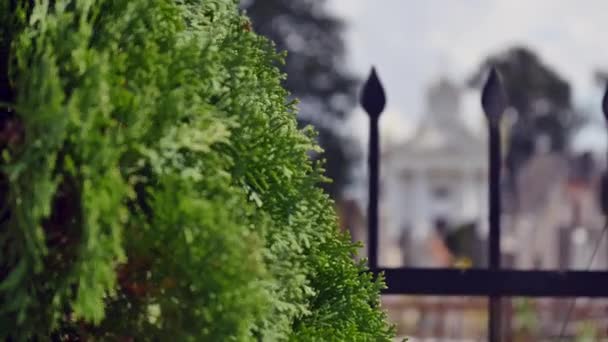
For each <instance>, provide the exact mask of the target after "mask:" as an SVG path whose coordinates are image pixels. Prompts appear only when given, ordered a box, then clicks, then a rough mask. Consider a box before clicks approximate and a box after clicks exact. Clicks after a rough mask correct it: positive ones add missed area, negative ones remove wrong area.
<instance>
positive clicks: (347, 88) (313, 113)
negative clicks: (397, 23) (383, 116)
mask: <svg viewBox="0 0 608 342" xmlns="http://www.w3.org/2000/svg"><path fill="white" fill-rule="evenodd" d="M327 2H328V1H327V0H243V1H241V4H242V7H243V8H244V9H245V11H246V13H247V16H248V17H250V18H251V21H252V23H253V28H254V30H255V32H257V33H259V34H261V35H263V36H265V37H267V38H269V39H271V40H272V41H273V42H274V43H275V44H276V46H277V48H278V49H279V50H285V51H288V54H287V56H286V58H285V64H283V65H280V69H281V70H282V71H284V72H285V73H287V75H288V76H287V79H285V80H284V81H283V85H284V86H285V87H286V88H287V90H289V92H291V93H292V94H293V95H294V96H296V97H297V98H298V99H299V101H301V102H300V105H299V115H298V116H299V121H300V124H301V125H305V124H312V125H314V126H315V129H316V130H317V131H318V133H319V135H318V137H317V140H318V142H319V144H320V146H321V147H322V148H323V153H321V154H319V155H315V158H319V157H320V158H325V159H326V164H325V165H324V168H325V174H324V175H325V176H327V177H328V178H330V179H331V180H332V181H331V182H327V183H324V184H322V186H323V188H324V189H325V190H326V191H327V192H328V193H329V194H330V196H331V197H332V198H334V199H339V198H340V195H341V192H342V190H343V189H344V187H345V186H347V185H348V184H349V183H350V182H352V179H351V178H352V175H351V174H350V171H351V169H352V168H353V164H354V163H355V162H356V160H357V159H358V158H361V152H362V151H359V150H358V149H357V148H354V147H353V146H356V142H355V141H351V140H350V139H349V138H347V137H345V136H344V134H341V133H340V132H339V131H338V130H339V129H340V127H337V125H339V124H340V122H341V120H342V119H344V118H345V117H347V116H348V114H349V113H350V112H351V111H352V109H353V106H354V104H356V103H357V98H356V87H357V83H358V82H357V80H356V78H355V77H354V76H353V75H352V73H351V72H349V71H348V70H347V68H346V67H345V65H346V63H345V61H344V59H345V58H344V57H345V52H346V49H345V46H344V41H343V38H342V36H343V33H344V23H343V22H342V21H340V19H339V18H337V17H336V16H334V15H332V14H331V13H330V11H329V10H328V8H327Z"/></svg>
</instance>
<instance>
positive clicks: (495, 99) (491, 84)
mask: <svg viewBox="0 0 608 342" xmlns="http://www.w3.org/2000/svg"><path fill="white" fill-rule="evenodd" d="M481 106H482V107H483V111H484V112H485V113H486V116H487V117H488V120H490V123H498V121H499V120H500V117H501V115H502V113H503V112H504V111H505V109H506V108H507V95H506V94H505V89H504V87H503V85H502V82H501V80H500V75H499V74H498V72H497V71H496V69H495V68H492V69H491V70H490V74H489V76H488V80H487V81H486V84H485V86H484V87H483V91H482V93H481Z"/></svg>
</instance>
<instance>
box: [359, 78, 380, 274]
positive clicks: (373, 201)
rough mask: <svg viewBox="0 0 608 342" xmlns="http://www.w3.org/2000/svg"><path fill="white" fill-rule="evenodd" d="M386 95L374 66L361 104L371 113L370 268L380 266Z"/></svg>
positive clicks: (368, 217) (368, 205) (369, 164)
mask: <svg viewBox="0 0 608 342" xmlns="http://www.w3.org/2000/svg"><path fill="white" fill-rule="evenodd" d="M385 103H386V97H385V95H384V89H383V87H382V84H381V83H380V80H379V79H378V75H377V74H376V70H375V69H374V68H372V70H371V73H370V75H369V78H368V79H367V82H365V85H364V86H363V91H362V94H361V105H362V106H363V108H364V109H365V111H366V112H367V114H368V115H369V121H370V122H369V152H368V154H369V156H368V166H369V197H368V204H367V222H368V239H367V248H368V253H367V257H368V262H369V268H370V269H372V270H373V269H376V268H378V201H379V200H378V193H379V180H380V174H379V170H380V139H379V132H378V121H379V119H380V114H382V111H383V110H384V104H385Z"/></svg>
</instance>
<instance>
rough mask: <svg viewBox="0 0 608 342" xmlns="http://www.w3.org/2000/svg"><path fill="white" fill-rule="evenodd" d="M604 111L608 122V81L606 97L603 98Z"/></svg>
mask: <svg viewBox="0 0 608 342" xmlns="http://www.w3.org/2000/svg"><path fill="white" fill-rule="evenodd" d="M602 112H604V118H605V119H606V121H607V122H608V82H607V83H606V89H604V97H603V98H602Z"/></svg>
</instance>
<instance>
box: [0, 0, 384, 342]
mask: <svg viewBox="0 0 608 342" xmlns="http://www.w3.org/2000/svg"><path fill="white" fill-rule="evenodd" d="M237 6H238V4H237V2H236V1H228V0H224V1H222V0H205V1H200V0H180V1H163V0H131V1H122V0H57V1H36V2H33V1H17V0H13V1H2V2H0V39H1V40H0V103H1V106H0V148H1V150H2V151H1V152H2V165H1V177H0V193H1V194H0V195H1V196H0V200H1V203H0V210H1V212H0V219H1V221H0V224H1V229H0V308H1V310H0V338H1V339H6V338H12V339H13V340H26V339H29V338H33V337H38V338H41V339H43V340H44V339H46V338H48V337H49V336H51V337H53V338H54V339H59V340H74V339H77V338H80V339H95V338H100V339H108V340H116V339H122V338H137V339H138V340H151V339H154V340H169V339H172V340H177V341H185V340H186V341H187V340H197V341H200V340H206V341H229V340H239V341H241V340H264V341H272V340H295V341H297V340H301V341H339V340H343V341H372V340H373V341H382V340H384V341H388V340H390V339H391V337H392V336H393V329H392V327H390V326H388V325H387V323H386V322H385V315H384V314H383V313H382V312H381V311H380V310H379V308H378V304H379V290H380V288H381V287H382V286H383V285H382V283H381V281H372V279H371V275H370V274H369V273H367V272H364V270H365V268H364V266H363V265H361V264H354V263H353V261H352V258H351V256H352V253H353V252H354V250H355V247H354V246H353V245H352V244H351V243H350V240H349V238H348V237H345V236H342V235H340V234H339V233H338V232H337V223H336V217H335V214H334V212H333V210H332V208H331V202H330V200H329V198H328V196H327V195H326V194H324V192H323V191H322V190H321V189H319V188H318V187H317V184H318V183H319V182H320V180H321V178H322V176H321V173H322V170H321V169H320V168H319V167H318V166H316V165H315V164H313V163H311V162H310V160H309V157H308V153H309V151H311V150H318V148H317V146H316V144H315V143H314V140H313V139H314V138H313V137H314V134H313V133H312V132H311V131H310V130H306V131H301V130H299V129H298V127H297V124H296V120H295V109H294V104H293V102H288V101H287V99H288V97H289V94H288V92H287V91H286V90H285V89H284V88H283V87H282V85H281V82H282V81H283V80H284V79H285V77H284V74H282V73H281V72H279V70H278V69H277V68H276V67H275V66H276V65H278V64H281V63H282V62H281V60H282V58H281V57H280V55H278V54H277V53H276V52H275V50H274V48H273V47H272V45H271V43H270V42H269V41H268V40H267V39H265V38H262V37H261V36H259V35H257V34H256V33H254V32H252V30H251V24H250V22H249V21H248V19H247V18H245V17H243V16H241V15H239V13H238V10H237ZM302 72H305V71H302Z"/></svg>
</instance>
